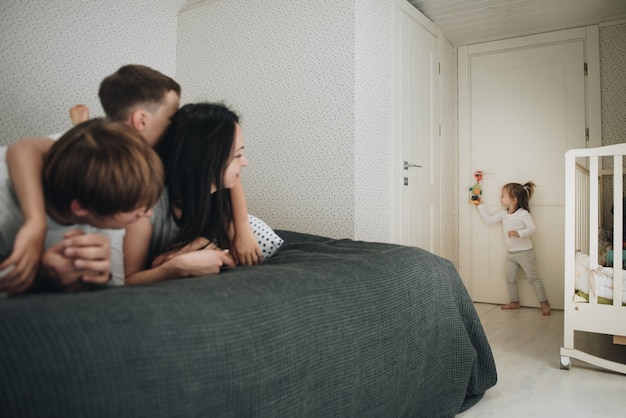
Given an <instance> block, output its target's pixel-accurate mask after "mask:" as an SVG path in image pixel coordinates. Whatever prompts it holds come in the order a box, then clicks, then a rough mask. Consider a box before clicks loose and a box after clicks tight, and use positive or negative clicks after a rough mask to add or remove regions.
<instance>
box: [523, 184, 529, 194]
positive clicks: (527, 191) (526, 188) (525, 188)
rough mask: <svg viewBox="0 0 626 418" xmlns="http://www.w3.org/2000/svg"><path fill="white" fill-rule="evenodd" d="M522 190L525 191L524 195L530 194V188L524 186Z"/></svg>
mask: <svg viewBox="0 0 626 418" xmlns="http://www.w3.org/2000/svg"><path fill="white" fill-rule="evenodd" d="M523 189H524V190H526V194H530V187H528V186H526V185H524V186H523Z"/></svg>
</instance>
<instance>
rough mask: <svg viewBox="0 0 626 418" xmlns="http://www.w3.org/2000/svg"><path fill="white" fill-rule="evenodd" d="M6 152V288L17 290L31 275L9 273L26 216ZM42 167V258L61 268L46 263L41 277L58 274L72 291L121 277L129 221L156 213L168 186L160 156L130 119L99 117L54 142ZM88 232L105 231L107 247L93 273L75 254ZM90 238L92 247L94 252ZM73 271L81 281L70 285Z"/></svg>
mask: <svg viewBox="0 0 626 418" xmlns="http://www.w3.org/2000/svg"><path fill="white" fill-rule="evenodd" d="M5 154H6V147H0V261H2V263H0V275H2V276H3V277H1V278H0V292H5V293H7V294H15V293H19V292H22V291H24V290H26V289H27V288H28V287H30V286H31V285H32V281H29V282H22V281H18V283H15V279H14V277H13V276H12V275H11V271H12V270H13V269H14V268H15V264H14V263H15V262H14V261H13V260H10V259H8V257H9V256H10V254H11V252H12V248H13V243H14V241H15V239H16V236H17V234H18V232H19V231H20V228H21V226H22V224H23V223H24V216H23V215H22V211H21V209H20V204H19V202H18V200H17V196H16V194H15V192H14V190H13V184H12V183H11V180H10V177H9V170H8V168H7V165H6V161H5ZM42 173H43V175H42V180H43V189H44V199H45V207H46V214H47V220H46V223H47V232H46V238H45V243H44V249H45V250H44V252H43V255H42V257H41V261H42V265H46V266H55V268H45V269H44V268H41V269H40V271H39V274H38V277H39V278H43V279H54V281H55V282H56V283H58V284H60V285H61V287H65V288H66V289H68V290H72V287H74V288H78V287H83V286H84V285H89V284H90V283H108V284H109V285H121V284H123V283H124V263H123V255H122V244H123V238H124V231H125V230H124V227H125V226H127V225H129V224H131V223H133V222H135V221H137V220H139V219H140V218H141V217H146V216H150V215H151V214H152V207H153V206H154V204H155V203H156V201H157V200H158V198H159V196H160V195H161V192H162V190H163V165H162V163H161V160H160V158H159V156H158V155H157V154H156V152H155V151H154V150H153V149H152V147H151V146H150V145H149V144H148V143H146V141H145V140H144V139H143V137H142V136H141V134H140V133H139V132H138V131H137V130H136V129H134V128H132V127H131V126H129V125H127V124H125V123H121V122H105V121H104V120H103V119H93V120H91V121H88V122H85V123H82V124H80V125H78V126H76V127H74V128H72V129H71V130H70V131H68V132H67V133H66V134H64V135H63V136H62V137H61V138H60V139H59V140H58V141H56V142H55V143H54V144H53V145H52V147H50V149H49V151H48V152H47V153H46V155H45V157H44V161H43V170H42ZM83 234H90V235H92V236H94V235H95V236H98V237H100V238H101V241H100V242H101V246H102V247H103V249H104V250H105V253H107V256H106V257H103V263H102V266H101V269H100V270H99V271H98V272H97V274H95V275H94V274H88V273H89V272H92V270H90V269H88V270H81V265H80V262H81V261H82V260H80V259H76V260H75V258H76V256H79V255H80V254H78V253H80V251H81V246H80V237H81V236H82V235H83ZM70 241H73V242H70ZM68 244H71V246H70V247H68V246H67V245H68ZM92 244H93V242H90V246H89V248H88V251H93V245H92ZM51 260H52V261H51ZM67 271H72V274H74V275H77V277H80V276H82V277H81V280H79V281H77V282H76V285H75V286H71V287H67V286H64V283H63V281H64V280H69V281H70V282H75V280H76V277H74V278H72V277H71V275H68V274H67Z"/></svg>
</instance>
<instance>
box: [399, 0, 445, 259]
mask: <svg viewBox="0 0 626 418" xmlns="http://www.w3.org/2000/svg"><path fill="white" fill-rule="evenodd" d="M393 4H394V7H393V25H392V26H393V53H392V62H393V64H392V68H393V72H392V74H393V75H392V79H393V89H392V91H393V93H392V108H393V110H392V115H393V120H392V137H393V140H392V154H391V182H392V184H391V193H392V222H391V226H392V234H391V236H392V242H394V243H400V237H401V231H402V222H401V220H402V216H401V211H402V207H401V201H402V200H401V193H402V187H403V184H402V181H403V172H402V161H403V157H402V138H401V127H400V121H401V119H400V112H399V109H400V108H401V103H400V101H401V100H400V99H401V96H400V94H399V93H400V91H401V89H402V80H400V77H399V76H398V72H399V65H400V49H401V43H400V25H399V23H398V22H399V20H400V13H402V12H404V13H406V14H408V15H410V16H411V17H412V18H413V19H414V20H415V21H416V22H417V23H418V24H420V25H421V26H422V27H423V28H425V29H426V30H427V31H428V32H430V33H431V34H432V35H433V36H434V37H435V38H436V39H437V48H438V51H437V54H438V60H437V61H438V62H437V63H436V65H438V66H439V68H438V71H437V73H439V75H440V72H441V71H440V66H441V64H440V63H441V53H442V50H443V42H446V41H445V38H444V36H443V33H442V32H441V30H440V29H439V28H438V27H437V26H436V25H435V24H434V23H433V22H431V21H430V20H429V19H428V18H427V17H426V16H424V15H423V14H422V13H421V12H420V11H419V10H417V8H415V6H413V5H412V4H411V3H409V2H408V1H406V0H395V1H394V3H393ZM433 87H434V89H433V91H434V92H435V93H434V97H433V112H432V114H433V121H432V123H433V124H434V126H437V128H438V131H439V135H438V138H441V97H440V96H441V77H440V76H439V77H437V79H436V85H435V86H433ZM433 145H434V146H436V147H437V149H436V150H432V151H433V154H434V155H435V156H436V158H437V159H438V161H433V162H432V164H433V167H438V170H437V172H436V176H438V186H437V190H436V191H435V193H436V198H435V200H434V205H435V210H438V209H437V208H441V207H442V196H443V195H442V184H441V183H442V181H441V179H442V172H441V170H442V168H441V166H442V164H441V141H434V143H433ZM433 236H434V237H435V238H436V239H435V240H434V243H433V247H434V248H429V249H427V250H430V251H432V252H434V253H436V254H441V239H440V237H442V236H443V228H442V222H441V219H439V221H438V222H437V225H434V226H433Z"/></svg>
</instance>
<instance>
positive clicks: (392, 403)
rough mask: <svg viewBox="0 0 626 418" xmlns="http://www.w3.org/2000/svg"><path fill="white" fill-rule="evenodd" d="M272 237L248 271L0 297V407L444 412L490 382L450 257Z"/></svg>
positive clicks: (134, 412)
mask: <svg viewBox="0 0 626 418" xmlns="http://www.w3.org/2000/svg"><path fill="white" fill-rule="evenodd" d="M276 232H277V233H278V235H279V236H280V237H281V238H283V239H284V244H283V245H282V247H281V248H280V250H279V251H278V252H277V253H276V254H275V255H274V256H273V257H272V258H270V259H269V260H268V261H267V262H265V263H263V264H262V265H260V266H251V267H237V268H234V269H231V270H227V271H225V272H223V273H222V274H220V275H218V276H210V277H200V278H192V279H184V280H172V281H168V282H162V283H157V284H153V285H149V286H137V287H122V288H117V289H107V290H100V291H95V292H84V293H79V294H33V295H28V296H25V297H19V298H9V299H5V300H0V337H1V338H2V344H0V371H1V376H2V378H1V383H0V416H64V417H71V416H95V415H97V416H150V417H170V416H183V415H184V416H215V417H217V416H229V417H230V416H232V417H234V416H267V417H270V416H272V417H274V416H290V417H320V416H341V417H350V416H352V417H367V416H372V417H381V416H433V417H434V416H454V415H456V414H458V413H459V412H461V411H464V410H466V409H467V408H469V407H470V406H472V405H473V404H475V403H476V402H477V401H478V400H480V399H481V397H482V396H483V394H484V393H485V391H486V390H487V389H488V388H490V387H492V386H493V385H494V384H495V383H496V379H497V373H496V366H495V362H494V359H493V355H492V352H491V348H490V346H489V342H488V341H487V338H486V336H485V333H484V330H483V328H482V325H481V323H480V319H479V317H478V314H477V313H476V310H475V309H474V305H473V303H472V300H471V299H470V297H469V294H468V293H467V291H466V289H465V287H464V285H463V282H462V281H461V279H460V277H459V275H458V273H457V271H456V269H455V268H454V266H453V265H452V263H451V262H450V261H447V260H445V259H443V258H440V257H437V256H435V255H433V254H431V253H429V252H427V251H424V250H420V249H418V248H412V247H405V246H397V245H391V244H381V243H369V242H360V241H352V240H337V239H331V238H326V237H320V236H315V235H308V234H302V233H298V232H293V231H276Z"/></svg>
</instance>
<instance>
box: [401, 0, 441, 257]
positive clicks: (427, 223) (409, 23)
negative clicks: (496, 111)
mask: <svg viewBox="0 0 626 418" xmlns="http://www.w3.org/2000/svg"><path fill="white" fill-rule="evenodd" d="M395 34H396V39H395V49H394V57H395V61H394V96H395V97H394V137H395V138H394V158H393V161H394V167H393V173H394V176H393V179H394V186H393V191H394V214H395V216H394V242H396V243H399V244H404V245H410V246H416V247H421V248H424V249H426V250H429V251H432V252H435V253H438V252H439V251H440V243H439V237H440V231H439V222H440V221H439V210H437V208H438V207H439V201H440V191H439V188H440V185H439V182H440V176H439V171H438V170H439V164H438V163H437V162H438V161H439V144H438V138H439V112H438V111H439V71H438V68H439V37H438V32H437V29H436V28H435V27H434V26H433V25H432V23H431V22H429V21H428V20H427V19H426V18H425V17H424V16H423V15H421V14H420V13H419V12H418V11H417V10H416V9H415V8H414V7H413V6H411V5H410V4H408V3H406V2H405V1H400V2H399V3H398V8H397V13H396V16H395Z"/></svg>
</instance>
